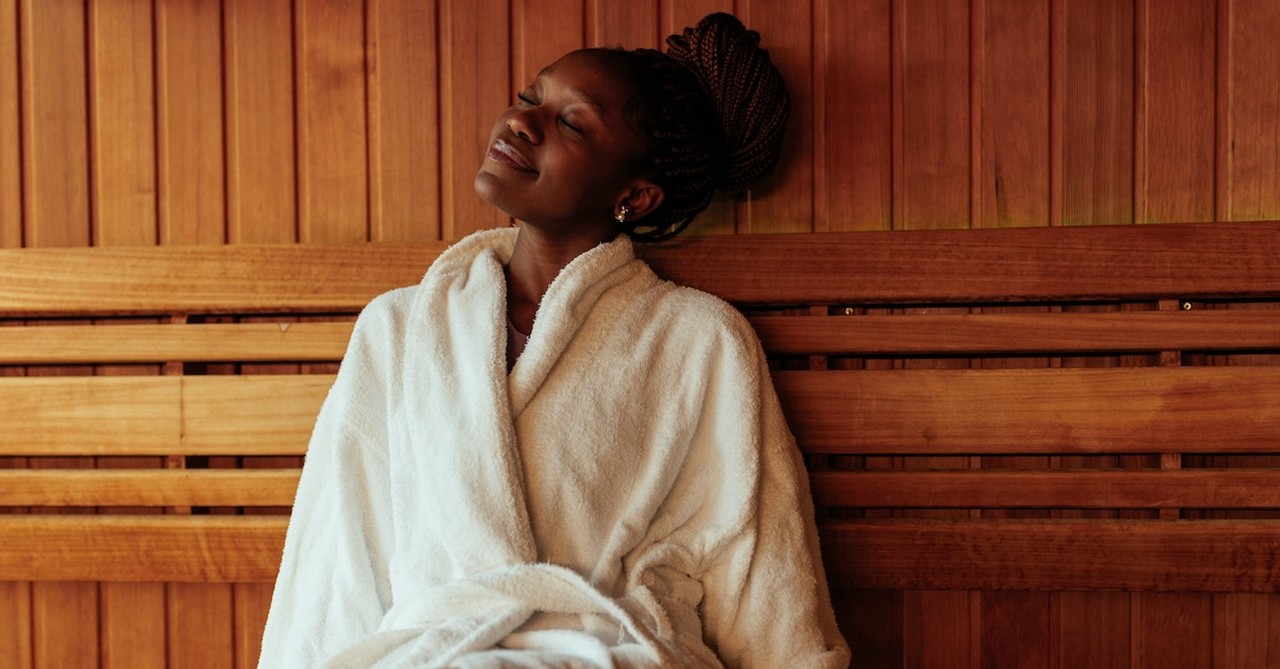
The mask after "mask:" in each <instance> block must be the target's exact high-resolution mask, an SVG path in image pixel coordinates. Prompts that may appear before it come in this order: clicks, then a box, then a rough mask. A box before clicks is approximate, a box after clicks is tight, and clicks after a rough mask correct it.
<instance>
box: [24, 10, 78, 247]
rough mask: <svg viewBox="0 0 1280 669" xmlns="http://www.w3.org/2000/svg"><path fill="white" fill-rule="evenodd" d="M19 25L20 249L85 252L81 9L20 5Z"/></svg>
mask: <svg viewBox="0 0 1280 669" xmlns="http://www.w3.org/2000/svg"><path fill="white" fill-rule="evenodd" d="M19 20H20V22H21V24H22V25H21V35H22V36H21V43H22V54H21V56H20V58H21V62H22V69H23V72H22V94H21V99H22V105H23V111H22V129H23V133H24V135H25V139H26V141H25V142H24V143H23V150H22V164H23V167H22V170H23V175H22V177H23V208H24V210H25V214H26V216H25V221H24V222H25V224H26V228H25V233H24V237H25V240H26V244H27V246H88V245H89V154H88V151H89V138H88V100H87V99H86V94H85V89H86V86H87V82H86V79H85V77H86V71H85V49H86V46H85V9H84V4H83V3H82V2H74V1H69V0H57V1H55V2H41V1H38V0H26V1H25V2H23V4H22V6H21V10H20V12H19Z"/></svg>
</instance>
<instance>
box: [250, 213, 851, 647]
mask: <svg viewBox="0 0 1280 669" xmlns="http://www.w3.org/2000/svg"><path fill="white" fill-rule="evenodd" d="M515 235H516V231H515V230H514V229H503V230H491V231H485V232H481V233H477V234H474V235H471V236H469V237H467V238H465V239H463V240H462V241H460V242H458V243H457V244H455V245H454V246H452V247H450V248H449V249H448V250H447V251H446V252H445V253H443V254H442V255H441V256H440V257H439V258H438V259H437V260H436V261H435V262H434V263H433V264H432V266H431V268H430V269H429V270H428V272H427V274H426V276H425V277H424V279H423V281H422V283H421V284H419V285H417V286H413V287H410V288H402V289H399V290H395V291H392V292H390V293H387V294H385V295H382V296H381V297H378V298H377V299H375V300H374V301H373V302H371V303H370V304H369V306H368V307H366V309H365V310H364V311H363V313H362V314H361V315H360V318H359V320H358V321H357V323H356V327H355V332H354V334H353V336H352V339H351V343H350V346H349V348H348V350H347V353H346V356H345V357H344V358H343V362H342V366H341V368H340V370H339V373H338V377H337V380H336V382H335V383H334V386H333V388H332V390H331V391H330V393H329V395H328V397H327V399H326V400H325V402H324V405H323V408H322V409H321V411H320V416H319V418H318V420H317V423H316V428H315V432H314V434H313V435H312V439H311V444H310V447H309V449H308V451H307V460H306V465H305V467H304V469H303V475H302V482H301V484H300V486H299V488H298V495H297V500H296V503H295V505H294V512H293V518H292V520H291V522H290V525H289V531H288V536H287V539H286V542H285V549H284V557H283V560H282V565H281V568H280V576H279V579H278V580H277V581H276V586H275V594H274V597H273V599H272V603H271V610H270V615H269V617H268V620H267V627H266V633H265V635H264V638H263V648H262V659H261V665H260V666H262V667H271V668H277V667H280V668H294V667H312V666H333V667H372V666H377V667H459V668H481V667H483V668H496V667H564V668H570V667H574V668H576V667H716V666H722V665H723V666H731V667H739V666H740V667H763V668H766V669H778V668H781V667H812V668H818V667H823V668H825V667H844V666H846V665H847V663H848V650H847V648H846V646H845V643H844V641H843V639H841V637H840V634H839V632H838V631H836V628H835V623H834V619H833V616H832V613H831V607H830V603H829V601H828V597H827V590H826V583H825V579H824V577H823V574H822V568H821V563H820V561H819V560H818V558H817V555H816V551H817V539H816V533H815V530H814V524H813V519H812V513H811V509H810V503H809V497H808V492H807V485H806V481H805V477H804V470H803V467H802V466H801V463H800V460H799V455H798V453H797V451H796V449H795V444H794V441H793V439H792V438H791V435H790V433H789V432H788V430H787V427H786V425H785V422H784V420H783V417H782V414H781V411H780V409H779V406H778V401H777V398H776V396H775V395H774V391H773V388H772V385H771V384H770V381H769V376H768V370H767V368H766V365H765V361H764V359H763V356H762V353H761V351H760V347H759V344H758V342H757V340H756V339H755V335H754V334H753V332H752V331H751V329H750V326H749V325H748V324H747V323H746V321H745V319H743V318H742V316H741V315H740V314H738V313H737V312H736V311H735V310H734V309H733V308H732V307H730V306H728V305H727V304H725V303H724V302H722V301H720V300H719V299H717V298H714V297H712V296H710V295H707V294H705V293H702V292H699V291H695V290H692V289H689V288H681V287H677V286H675V285H673V284H671V283H668V282H664V281H662V280H660V279H658V278H657V277H656V276H655V275H654V274H653V272H652V271H651V270H650V269H649V268H648V266H647V265H645V264H644V263H643V262H642V261H640V260H638V259H636V258H635V255H634V253H633V250H632V246H631V242H630V241H629V240H627V239H626V238H624V237H620V238H619V239H617V240H616V241H614V242H611V243H608V244H603V245H600V246H598V247H596V248H595V249H593V250H591V251H589V252H587V253H585V254H583V255H581V256H579V257H578V258H577V259H575V260H574V261H573V262H572V263H570V264H569V266H567V267H566V268H564V270H563V271H562V272H561V273H560V275H559V276H558V277H557V278H556V280H555V281H554V282H553V283H552V285H551V287H550V289H549V290H548V291H547V293H546V295H545V296H544V297H543V300H542V304H541V306H540V307H539V309H538V312H537V317H536V320H535V326H534V329H533V332H532V333H531V336H530V339H529V342H528V347H527V348H526V349H525V351H524V353H523V354H522V356H521V357H520V358H519V360H518V361H517V363H516V365H515V368H514V369H512V370H511V372H510V374H508V372H507V366H506V347H505V342H506V336H507V335H506V332H507V328H506V325H507V320H506V291H505V282H504V278H503V266H504V265H505V264H506V262H507V260H508V259H509V258H510V256H511V252H512V249H513V247H514V243H515Z"/></svg>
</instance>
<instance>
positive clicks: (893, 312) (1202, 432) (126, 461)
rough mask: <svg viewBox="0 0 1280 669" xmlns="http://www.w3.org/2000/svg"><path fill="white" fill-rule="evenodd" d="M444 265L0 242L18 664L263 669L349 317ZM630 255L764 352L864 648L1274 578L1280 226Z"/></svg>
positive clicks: (4, 565)
mask: <svg viewBox="0 0 1280 669" xmlns="http://www.w3.org/2000/svg"><path fill="white" fill-rule="evenodd" d="M443 248H444V245H443V244H394V245H383V244H362V245H350V246H223V247H165V248H94V249H22V250H0V375H3V377H2V378H0V467H3V469H0V537H3V540H0V619H10V620H16V621H18V624H17V625H16V626H10V627H11V629H10V630H9V631H5V632H0V654H6V653H8V656H10V657H16V658H18V660H17V662H16V664H15V666H56V665H58V663H59V661H60V660H59V658H60V659H61V660H66V659H67V658H73V659H74V658H78V659H79V660H85V659H92V658H97V661H98V662H101V663H103V664H104V665H106V664H111V663H118V664H120V665H122V666H123V665H131V663H132V662H134V661H138V660H140V659H148V658H150V659H157V658H161V659H167V660H168V661H170V662H171V663H176V661H175V658H176V657H185V658H188V659H189V658H190V657H192V656H191V655H190V654H191V653H195V654H196V655H195V657H203V658H206V659H208V660H209V662H211V663H212V664H207V665H205V666H213V664H218V665H221V666H231V665H235V666H252V664H253V662H254V659H255V658H256V654H257V642H258V639H257V635H258V634H260V631H261V625H262V622H263V618H264V616H265V611H266V606H267V603H268V601H269V596H270V583H271V581H272V580H273V578H274V575H275V571H276V567H277V563H278V559H279V553H280V549H281V545H282V542H283V534H284V531H285V527H286V524H287V520H288V518H287V512H288V505H289V504H290V503H291V500H292V495H293V489H294V486H295V485H296V482H297V476H298V466H299V464H300V462H301V456H302V454H303V452H304V450H305V446H306V440H307V435H308V433H309V430H310V428H311V422H312V420H313V419H314V416H315V412H316V410H317V408H318V407H319V403H320V401H321V399H322V398H323V396H324V393H325V392H326V390H327V388H328V385H329V383H330V382H331V379H332V374H333V372H334V371H335V369H336V367H335V363H336V362H337V361H338V360H339V358H340V357H341V355H342V352H343V349H344V345H345V343H346V339H347V337H348V335H349V333H350V327H351V320H352V318H353V316H354V314H355V313H356V312H358V310H359V309H360V308H361V307H362V306H363V305H364V304H365V303H366V302H367V301H368V300H369V299H370V298H371V297H372V296H374V295H375V294H377V293H380V292H382V291H384V290H386V289H388V288H391V287H394V286H398V285H405V284H410V283H415V282H416V281H417V280H418V278H419V277H420V276H421V274H422V272H423V270H424V269H425V268H426V267H427V265H428V264H429V263H430V261H431V259H432V258H433V257H434V256H435V255H436V254H438V253H439V252H440V250H441V249H443ZM643 253H644V255H645V256H646V257H647V258H648V259H649V260H650V261H651V263H652V264H653V265H654V267H655V269H657V270H658V272H659V273H660V274H662V275H664V276H667V277H670V278H672V279H674V280H676V281H678V282H680V283H685V284H688V285H692V286H696V287H700V288H704V289H706V290H708V291H710V292H713V293H716V294H719V295H722V296H724V297H725V298H726V299H729V300H730V301H732V302H734V303H735V304H736V305H738V306H739V307H740V308H741V309H743V310H744V312H746V313H747V314H748V315H749V317H750V318H751V319H752V322H753V323H754V325H755V326H756V328H757V330H758V332H759V334H760V336H761V338H762V341H763V342H764V345H765V347H766V349H767V350H768V351H769V353H770V355H771V358H772V359H773V360H774V364H775V367H776V372H775V382H776V385H777V387H778V389H779V392H780V394H781V395H782V397H783V401H784V405H785V408H786V410H787V412H788V417H789V420H790V424H791V426H792V429H793V431H794V432H795V433H796V435H797V438H798V440H799V442H800V445H801V448H802V450H803V451H804V452H805V454H806V460H807V462H808V463H809V465H810V469H811V483H812V489H813V494H814V498H815V501H816V503H817V506H818V514H819V522H820V528H821V533H822V536H823V541H824V554H825V560H826V563H827V566H828V573H829V577H830V580H831V585H832V591H833V596H834V598H835V601H836V606H837V610H838V613H839V615H840V618H841V623H842V626H843V627H844V628H845V630H846V633H847V634H848V636H849V638H850V641H851V642H852V643H853V645H854V648H855V656H857V657H862V658H886V657H889V656H890V655H892V654H894V653H899V654H900V653H902V652H904V651H903V648H904V646H908V647H909V646H910V645H911V642H910V640H909V637H908V639H907V640H906V641H904V637H903V634H904V632H903V625H904V623H903V617H904V616H907V617H910V615H911V614H910V612H907V613H904V612H903V608H902V607H903V604H902V601H903V600H902V593H903V592H916V591H924V592H935V591H937V592H970V593H972V592H979V591H999V592H1004V591H1026V592H1091V591H1118V592H1126V591H1128V592H1188V593H1275V592H1277V591H1278V590H1280V520H1276V519H1275V518H1280V515H1278V514H1275V513H1274V511H1275V510H1276V509H1280V457H1278V456H1280V308H1278V307H1280V223H1271V222H1263V223H1247V224H1214V225H1174V226H1170V225H1161V226H1137V227H1108V226H1102V227H1089V228H1069V229H1068V228H1060V229H1047V228H1046V229H1013V230H989V231H930V232H895V233H831V234H811V235H759V236H737V237H706V238H689V239H685V240H680V241H677V242H674V243H671V244H668V245H665V246H662V247H657V248H646V249H644V250H643ZM726 483H727V484H732V482H726ZM895 598H896V599H895ZM926 601H927V600H926ZM937 601H953V600H937ZM960 601H961V602H962V604H963V601H966V600H960ZM967 601H972V600H967ZM894 602H896V607H897V608H896V609H894V606H895V604H894ZM885 606H888V607H889V609H890V610H891V611H896V614H893V615H889V614H886V612H885V610H884V608H885ZM894 615H896V616H897V617H896V618H895V617H894ZM1215 615H1216V614H1215ZM1215 620H1217V619H1216V618H1215ZM920 624H924V623H920ZM1272 625H1273V631H1274V626H1275V625H1280V618H1277V620H1276V622H1275V623H1272ZM908 626H909V625H908ZM925 633H928V632H927V630H926V632H925ZM1011 633H1014V632H1011ZM991 634H998V632H995V631H993V632H991ZM983 638H984V639H985V638H986V637H983ZM984 643H985V641H984ZM108 659H109V660H110V661H108ZM201 662H202V661H200V660H196V661H193V663H195V664H200V663H201ZM871 664H872V665H874V664H875V662H874V661H872V662H871ZM884 664H885V665H886V666H890V665H892V664H893V663H892V662H890V661H888V660H886V661H885V663H884ZM131 666H132V665H131ZM893 666H897V665H893ZM1126 666H1127V665H1126Z"/></svg>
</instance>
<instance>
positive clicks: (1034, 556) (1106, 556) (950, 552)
mask: <svg viewBox="0 0 1280 669" xmlns="http://www.w3.org/2000/svg"><path fill="white" fill-rule="evenodd" d="M1277 528H1278V526H1277V525H1276V521H1266V520H1258V521H1231V522H1208V521H1195V522H1192V521H1165V520H1131V521H1121V520H1114V521H1113V520H1107V521H1097V520H915V519H912V520H877V521H839V522H837V521H831V522H830V523H828V524H825V525H823V526H822V532H823V536H824V537H825V538H826V540H825V542H824V557H825V560H826V563H827V570H828V572H827V573H828V577H829V578H830V580H831V581H832V583H833V585H834V587H856V588H873V589H876V588H891V589H906V590H921V589H923V590H974V589H977V590H1038V591H1071V590H1140V591H1151V592H1165V591H1180V592H1215V591H1228V592H1274V591H1275V589H1276V588H1277V587H1280V571H1277V570H1276V568H1275V565H1274V564H1273V563H1272V561H1271V559H1270V558H1269V556H1270V555H1274V554H1275V552H1276V550H1280V543H1278V542H1280V534H1278V533H1277ZM913 546H915V547H920V546H928V547H929V550H924V551H922V550H918V549H911V548H910V547H913Z"/></svg>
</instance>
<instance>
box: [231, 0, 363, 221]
mask: <svg viewBox="0 0 1280 669" xmlns="http://www.w3.org/2000/svg"><path fill="white" fill-rule="evenodd" d="M292 4H293V3H292V2H291V0H226V1H225V3H224V5H223V11H222V14H223V17H222V22H223V23H222V25H223V53H224V55H223V59H224V67H225V68H226V70H225V75H224V76H225V83H224V90H225V93H224V95H225V99H224V102H223V104H224V107H225V109H226V124H227V125H226V127H227V130H226V133H227V136H226V160H227V167H226V170H227V205H228V206H227V239H228V241H231V242H237V243H280V242H293V241H295V240H296V239H297V237H298V235H297V225H298V220H297V217H298V207H297V196H298V183H297V172H298V164H297V162H296V156H297V154H296V153H295V152H296V151H297V141H296V133H297V130H296V126H295V119H296V118H297V108H296V106H295V102H296V101H295V98H294V86H295V81H294V53H293V48H292V44H293V41H294V39H293V38H294V21H293V18H294V17H293V7H292ZM310 111H311V110H306V112H308V113H309V112H310ZM363 186H364V184H363V183H361V184H360V187H361V188H363ZM347 187H350V184H348V186H347Z"/></svg>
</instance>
